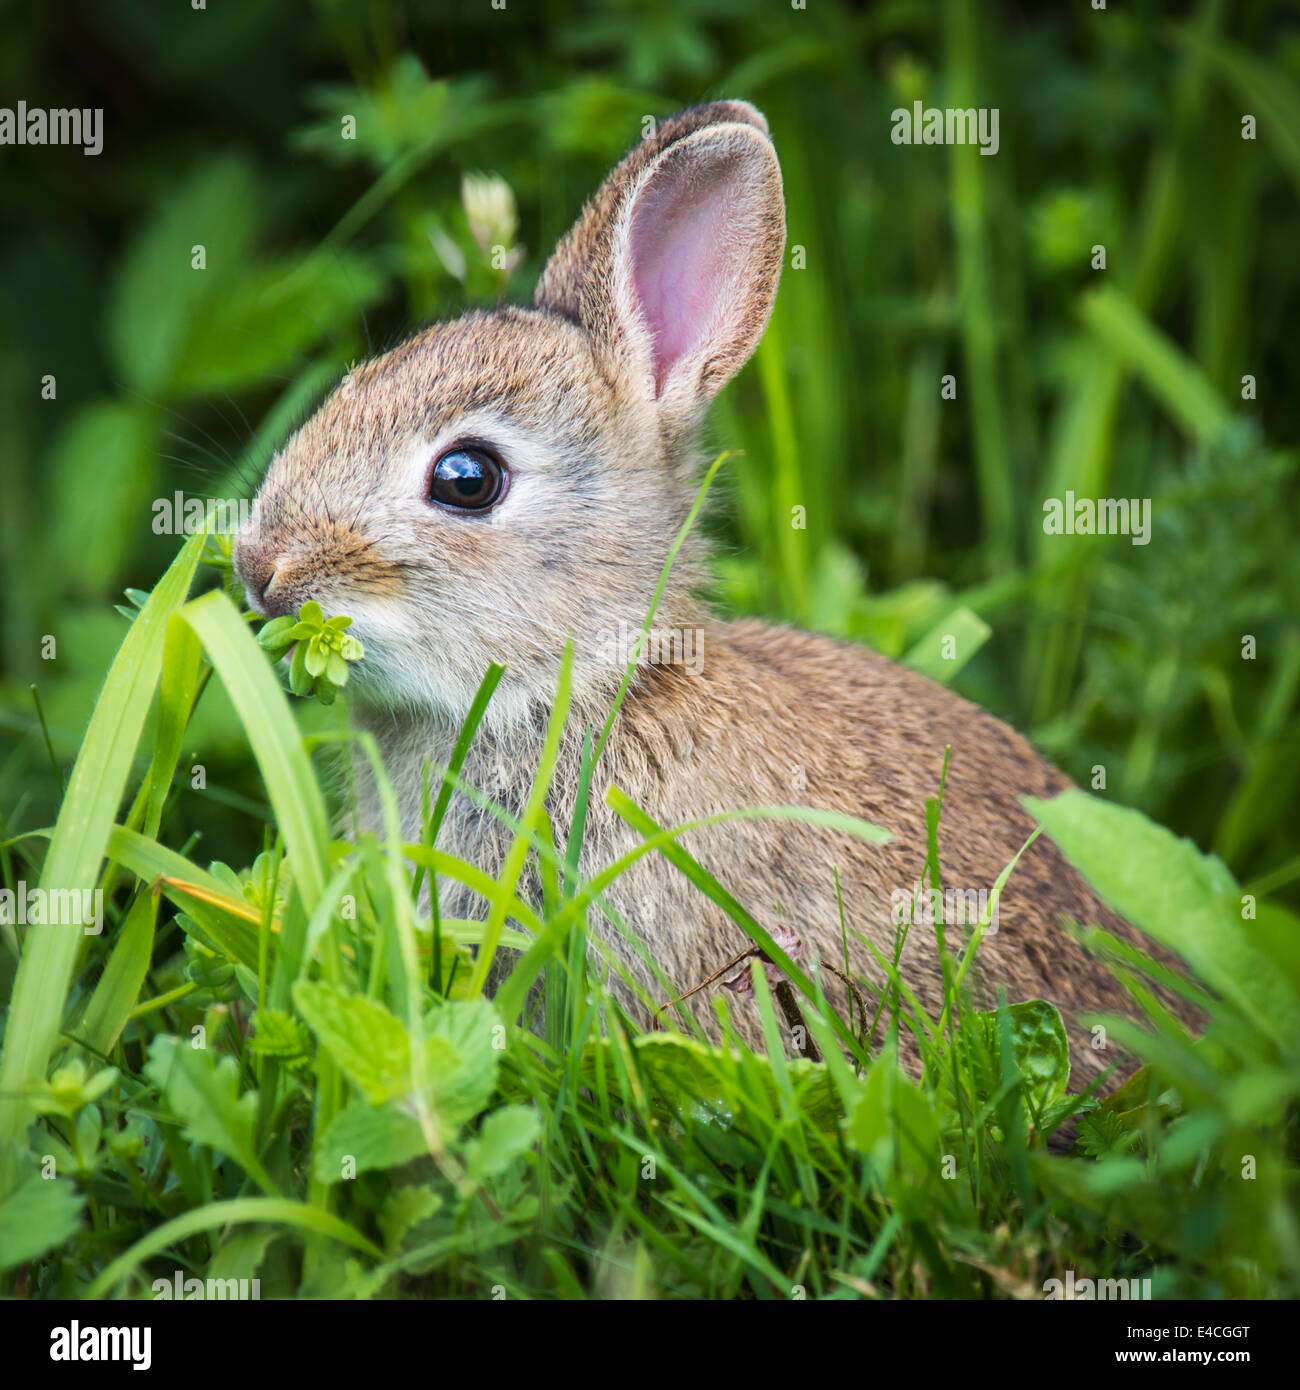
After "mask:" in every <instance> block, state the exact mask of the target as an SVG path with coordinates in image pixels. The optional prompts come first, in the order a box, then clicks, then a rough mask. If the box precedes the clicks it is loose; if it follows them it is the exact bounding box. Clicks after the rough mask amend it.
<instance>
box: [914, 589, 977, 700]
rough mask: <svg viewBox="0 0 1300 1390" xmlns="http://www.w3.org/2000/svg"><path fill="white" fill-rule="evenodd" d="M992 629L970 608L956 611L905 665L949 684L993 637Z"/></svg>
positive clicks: (931, 631)
mask: <svg viewBox="0 0 1300 1390" xmlns="http://www.w3.org/2000/svg"><path fill="white" fill-rule="evenodd" d="M992 633H993V629H992V628H991V627H990V626H989V625H988V623H986V622H985V621H984V619H983V618H981V617H980V616H979V615H978V614H977V613H972V612H971V610H970V609H969V608H957V609H954V610H953V611H952V612H951V613H949V614H948V616H947V617H946V618H944V619H943V620H942V621H941V622H939V623H937V624H936V625H935V626H934V627H932V628H931V629H930V631H929V632H927V633H926V634H925V636H924V637H922V638H921V640H920V641H919V642H918V643H917V644H916V646H914V647H913V648H912V650H911V651H910V652H908V654H907V655H906V656H905V657H904V658H903V665H904V666H910V667H911V668H912V670H914V671H919V672H920V673H921V674H922V675H923V676H929V677H930V679H931V680H934V681H938V682H939V683H940V684H941V685H947V684H949V683H950V682H951V680H952V679H953V677H954V676H955V675H956V674H957V672H958V671H960V670H961V668H962V667H963V666H965V665H966V663H967V662H968V661H969V660H970V659H971V657H973V656H974V655H975V653H976V652H977V651H979V649H980V648H981V647H982V646H983V645H984V643H985V642H987V641H988V639H989V637H990V636H992Z"/></svg>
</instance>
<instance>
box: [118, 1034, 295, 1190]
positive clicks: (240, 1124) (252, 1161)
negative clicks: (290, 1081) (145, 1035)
mask: <svg viewBox="0 0 1300 1390" xmlns="http://www.w3.org/2000/svg"><path fill="white" fill-rule="evenodd" d="M145 1071H146V1073H147V1074H148V1076H149V1079H150V1081H152V1082H153V1084H154V1085H155V1086H156V1087H157V1088H158V1090H159V1092H160V1093H161V1094H162V1097H163V1099H164V1100H165V1101H166V1103H167V1106H168V1108H169V1109H170V1110H171V1111H172V1113H173V1114H174V1115H176V1116H177V1118H178V1119H180V1120H181V1121H182V1123H183V1124H184V1126H185V1133H186V1135H187V1137H188V1138H189V1139H190V1140H191V1141H193V1142H195V1143H199V1144H208V1145H210V1146H211V1147H212V1148H214V1149H216V1150H218V1152H220V1153H223V1154H227V1155H229V1157H231V1158H232V1159H234V1160H235V1162H236V1163H238V1164H239V1166H240V1167H241V1168H242V1169H243V1170H244V1171H245V1172H246V1173H247V1174H248V1175H249V1176H250V1177H251V1178H253V1179H254V1180H255V1181H256V1182H257V1183H258V1184H259V1186H261V1187H262V1188H263V1189H264V1190H265V1191H267V1192H274V1191H275V1185H274V1183H272V1181H271V1179H270V1177H269V1176H268V1175H267V1173H266V1170H265V1169H264V1168H263V1167H262V1163H261V1160H260V1159H259V1158H258V1156H257V1149H256V1146H255V1143H254V1139H253V1130H254V1124H255V1123H256V1120H257V1092H256V1091H245V1092H244V1093H243V1094H242V1095H241V1094H240V1090H239V1065H238V1063H237V1062H236V1061H235V1059H234V1058H233V1057H214V1056H213V1054H212V1053H211V1052H210V1051H209V1050H208V1049H207V1048H197V1047H190V1046H189V1045H188V1044H186V1043H183V1042H181V1041H180V1040H179V1039H177V1038H172V1037H157V1038H155V1039H154V1040H153V1042H152V1043H151V1044H150V1047H149V1061H148V1063H147V1064H146V1065H145Z"/></svg>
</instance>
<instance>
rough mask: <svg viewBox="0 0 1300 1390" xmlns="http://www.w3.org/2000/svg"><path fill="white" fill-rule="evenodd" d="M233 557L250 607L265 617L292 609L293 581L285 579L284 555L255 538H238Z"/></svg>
mask: <svg viewBox="0 0 1300 1390" xmlns="http://www.w3.org/2000/svg"><path fill="white" fill-rule="evenodd" d="M233 559H234V562H235V573H236V574H237V575H238V576H239V578H240V580H241V582H242V583H243V585H244V590H245V592H246V593H247V595H248V602H249V604H250V606H251V607H253V608H254V609H256V610H257V612H258V613H260V614H261V615H262V616H263V617H264V618H281V617H287V616H288V615H289V614H291V613H293V612H294V607H293V602H292V598H293V593H292V585H290V584H286V583H285V582H284V580H285V573H284V568H285V567H284V561H283V556H280V555H277V554H275V553H274V551H271V550H268V549H267V548H266V547H264V546H261V545H258V544H256V543H255V542H248V541H244V540H240V541H239V542H238V543H237V544H236V546H235V553H234V556H233Z"/></svg>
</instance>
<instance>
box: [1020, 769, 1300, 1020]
mask: <svg viewBox="0 0 1300 1390" xmlns="http://www.w3.org/2000/svg"><path fill="white" fill-rule="evenodd" d="M1024 805H1025V806H1026V808H1027V809H1028V810H1029V812H1030V814H1031V815H1032V816H1034V817H1035V818H1036V819H1037V820H1038V822H1039V824H1041V825H1042V827H1043V829H1044V830H1046V832H1047V833H1048V834H1049V835H1050V836H1051V837H1052V839H1053V840H1054V841H1055V842H1056V844H1057V846H1058V848H1059V849H1060V850H1061V853H1062V854H1064V855H1065V857H1066V858H1067V859H1068V860H1069V861H1070V863H1071V864H1073V865H1074V867H1075V868H1076V869H1078V870H1079V872H1080V873H1081V874H1082V875H1083V876H1084V878H1085V879H1087V881H1088V883H1089V884H1090V885H1091V887H1092V888H1093V890H1094V891H1095V892H1096V893H1097V895H1098V896H1099V897H1100V898H1101V899H1102V900H1103V901H1104V902H1106V903H1107V904H1108V905H1109V906H1110V907H1112V908H1113V909H1114V910H1115V911H1116V912H1118V913H1119V915H1120V916H1121V917H1124V918H1127V919H1128V921H1130V922H1132V923H1133V924H1134V925H1135V926H1137V927H1140V928H1141V929H1142V930H1143V931H1144V932H1146V933H1147V935H1148V936H1150V937H1152V938H1154V939H1155V940H1156V941H1158V942H1160V944H1161V945H1162V946H1167V947H1168V948H1169V949H1170V950H1171V951H1175V952H1177V953H1178V954H1179V955H1180V956H1182V958H1183V959H1184V960H1185V961H1187V963H1188V964H1189V965H1190V966H1191V967H1192V969H1193V971H1195V973H1196V974H1197V976H1198V977H1199V978H1200V979H1201V980H1203V981H1204V982H1205V984H1207V985H1208V986H1209V987H1210V988H1211V989H1213V990H1216V991H1217V992H1218V993H1219V994H1221V995H1223V997H1224V998H1225V999H1227V1000H1229V1001H1230V1002H1231V1003H1232V1004H1234V1005H1235V1006H1236V1007H1237V1008H1238V1009H1240V1010H1241V1011H1242V1013H1244V1014H1245V1015H1246V1016H1247V1017H1248V1018H1250V1019H1251V1020H1252V1021H1253V1022H1254V1023H1255V1024H1256V1026H1257V1027H1258V1028H1259V1029H1260V1030H1261V1031H1262V1032H1264V1033H1265V1034H1266V1035H1267V1036H1269V1037H1271V1038H1273V1039H1274V1040H1275V1041H1276V1042H1277V1043H1278V1044H1279V1045H1280V1046H1283V1047H1287V1048H1289V1047H1292V1046H1294V1040H1295V1038H1296V1037H1297V1036H1300V1000H1297V998H1296V996H1295V994H1294V993H1293V992H1292V991H1291V989H1290V987H1289V985H1288V984H1287V981H1286V979H1285V977H1284V976H1283V975H1281V974H1279V972H1278V971H1277V970H1275V969H1273V968H1272V967H1271V966H1270V964H1269V961H1268V957H1267V956H1266V955H1264V954H1263V952H1261V951H1260V949H1259V948H1258V947H1257V946H1256V945H1255V944H1254V943H1253V942H1252V940H1251V939H1250V936H1249V935H1248V934H1247V932H1246V930H1245V927H1244V924H1243V922H1242V920H1241V899H1240V890H1239V889H1238V887H1237V885H1236V883H1235V882H1234V881H1233V877H1232V875H1231V874H1230V873H1229V872H1228V870H1227V868H1226V867H1225V866H1224V864H1223V862H1222V861H1221V860H1220V859H1217V858H1215V856H1213V855H1209V854H1202V853H1201V851H1200V850H1199V849H1197V848H1196V846H1195V845H1194V844H1192V842H1191V841H1190V840H1183V839H1179V838H1178V837H1177V836H1176V835H1174V834H1173V833H1172V832H1171V831H1169V830H1166V829H1164V827H1163V826H1159V825H1155V824H1153V823H1152V822H1151V821H1150V820H1148V819H1147V818H1146V817H1145V816H1144V815H1142V813H1141V812H1140V811H1133V810H1129V809H1127V808H1126V807H1123V806H1114V805H1111V804H1110V803H1109V802H1106V801H1102V800H1099V799H1098V798H1096V797H1092V796H1089V795H1088V794H1087V793H1086V792H1082V791H1079V790H1077V789H1074V790H1071V791H1068V792H1063V793H1062V794H1061V795H1060V796H1057V797H1054V798H1053V799H1052V800H1051V801H1039V800H1036V799H1035V798H1033V797H1026V798H1024Z"/></svg>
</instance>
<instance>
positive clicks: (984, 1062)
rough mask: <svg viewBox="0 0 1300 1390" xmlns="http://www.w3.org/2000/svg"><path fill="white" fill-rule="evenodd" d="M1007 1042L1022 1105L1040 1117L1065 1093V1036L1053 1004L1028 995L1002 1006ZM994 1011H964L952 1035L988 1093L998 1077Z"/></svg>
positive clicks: (1067, 1045)
mask: <svg viewBox="0 0 1300 1390" xmlns="http://www.w3.org/2000/svg"><path fill="white" fill-rule="evenodd" d="M1006 1014H1007V1020H1008V1024H1009V1027H1010V1035H1011V1048H1012V1052H1013V1054H1014V1057H1015V1065H1016V1068H1017V1070H1018V1071H1019V1073H1020V1076H1021V1081H1022V1091H1023V1095H1024V1098H1025V1102H1026V1107H1027V1109H1028V1111H1029V1113H1030V1114H1031V1115H1033V1114H1037V1115H1038V1116H1040V1117H1043V1116H1045V1115H1047V1114H1048V1113H1049V1108H1050V1107H1051V1105H1052V1104H1053V1103H1054V1102H1055V1101H1057V1100H1059V1099H1060V1098H1061V1097H1062V1096H1063V1095H1064V1094H1065V1088H1066V1086H1067V1085H1068V1084H1069V1080H1070V1040H1069V1036H1068V1034H1067V1033H1066V1031H1065V1024H1064V1023H1063V1022H1062V1020H1061V1015H1060V1012H1059V1011H1058V1010H1057V1008H1056V1005H1055V1004H1049V1003H1048V1002H1047V1000H1045V999H1027V1000H1024V1001H1022V1002H1021V1003H1018V1004H1009V1005H1007V1008H1006ZM998 1019H999V1014H998V1010H997V1009H989V1010H987V1011H986V1012H980V1013H968V1014H966V1015H965V1017H964V1018H963V1019H962V1029H961V1032H960V1033H959V1034H958V1035H957V1040H956V1043H957V1049H958V1052H959V1053H960V1054H961V1055H962V1057H963V1059H964V1060H965V1062H966V1065H967V1070H968V1072H969V1073H971V1074H973V1075H974V1076H975V1077H976V1078H977V1079H978V1080H979V1081H980V1083H981V1084H982V1086H983V1088H984V1094H983V1096H982V1097H981V1098H982V1099H987V1098H988V1097H989V1096H991V1095H992V1094H993V1093H994V1092H995V1091H996V1089H997V1087H998V1085H999V1083H1000V1079H1001V1076H1000V1067H999V1060H998V1059H999V1055H1000V1042H999V1028H1000V1025H999V1021H998Z"/></svg>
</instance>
